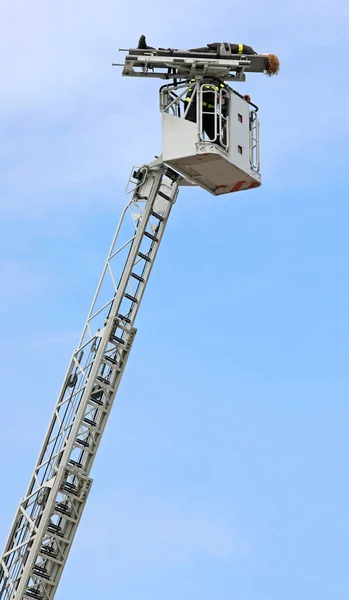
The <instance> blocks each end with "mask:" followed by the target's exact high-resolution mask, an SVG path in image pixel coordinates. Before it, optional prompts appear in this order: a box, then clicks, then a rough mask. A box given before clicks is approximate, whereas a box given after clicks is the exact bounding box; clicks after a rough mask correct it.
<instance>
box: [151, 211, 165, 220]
mask: <svg viewBox="0 0 349 600" xmlns="http://www.w3.org/2000/svg"><path fill="white" fill-rule="evenodd" d="M151 214H152V216H153V217H155V219H159V221H160V223H162V221H163V220H164V217H162V216H161V215H158V213H156V212H155V211H154V210H153V211H152V213H151Z"/></svg>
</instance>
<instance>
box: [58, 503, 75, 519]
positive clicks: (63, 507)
mask: <svg viewBox="0 0 349 600" xmlns="http://www.w3.org/2000/svg"><path fill="white" fill-rule="evenodd" d="M55 511H56V512H60V513H61V514H62V515H67V517H70V516H71V511H70V510H69V508H68V507H67V506H66V505H65V504H56V506H55Z"/></svg>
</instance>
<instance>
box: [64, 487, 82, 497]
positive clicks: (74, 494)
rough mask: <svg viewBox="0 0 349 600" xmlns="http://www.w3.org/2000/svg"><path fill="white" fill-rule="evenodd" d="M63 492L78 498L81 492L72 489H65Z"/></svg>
mask: <svg viewBox="0 0 349 600" xmlns="http://www.w3.org/2000/svg"><path fill="white" fill-rule="evenodd" d="M63 491H64V492H66V493H67V494H72V495H73V496H78V495H79V492H78V491H77V490H72V489H71V488H67V487H64V488H63Z"/></svg>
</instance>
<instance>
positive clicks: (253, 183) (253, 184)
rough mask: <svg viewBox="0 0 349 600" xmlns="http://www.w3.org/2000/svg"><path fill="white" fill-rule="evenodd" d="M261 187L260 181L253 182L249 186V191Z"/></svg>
mask: <svg viewBox="0 0 349 600" xmlns="http://www.w3.org/2000/svg"><path fill="white" fill-rule="evenodd" d="M259 186H260V183H259V182H258V181H252V183H250V185H249V186H248V188H247V189H248V190H251V189H252V188H255V187H259Z"/></svg>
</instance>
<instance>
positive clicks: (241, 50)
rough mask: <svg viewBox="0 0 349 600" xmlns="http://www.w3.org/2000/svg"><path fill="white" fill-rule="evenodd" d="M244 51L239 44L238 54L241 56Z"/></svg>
mask: <svg viewBox="0 0 349 600" xmlns="http://www.w3.org/2000/svg"><path fill="white" fill-rule="evenodd" d="M243 51H244V45H243V44H239V54H242V53H243Z"/></svg>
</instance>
